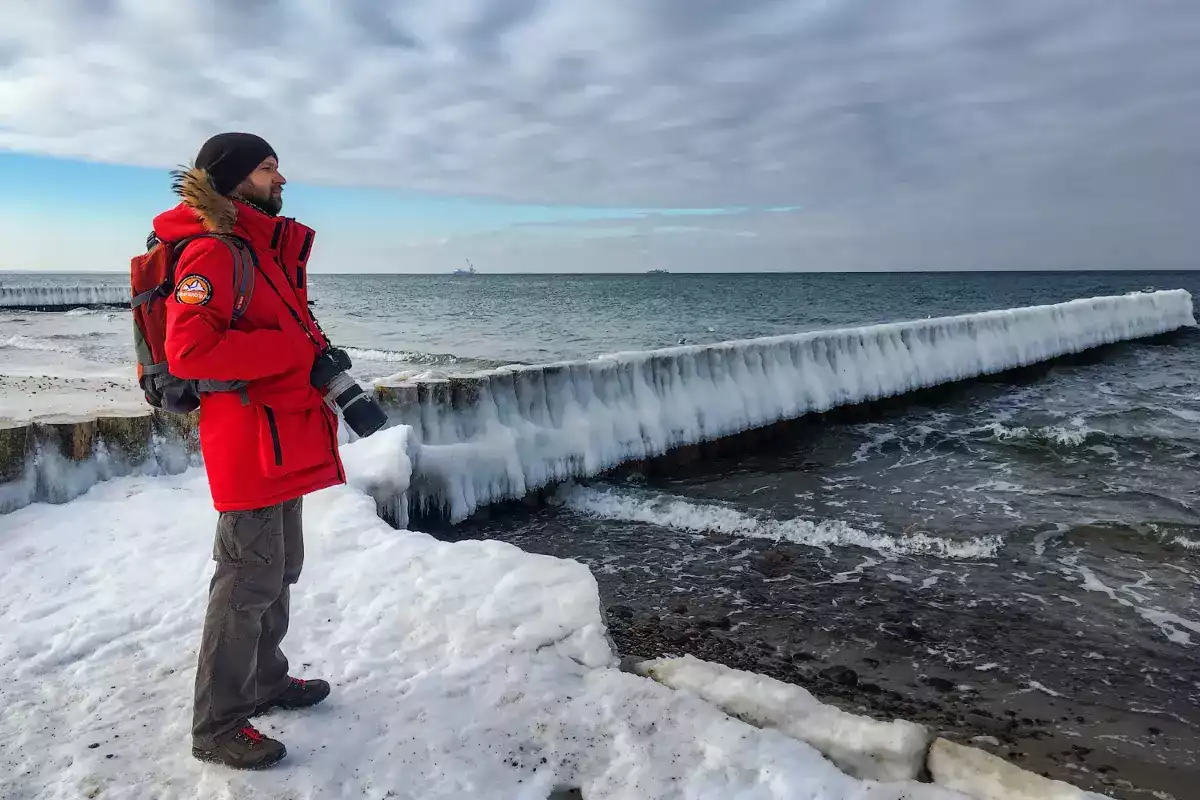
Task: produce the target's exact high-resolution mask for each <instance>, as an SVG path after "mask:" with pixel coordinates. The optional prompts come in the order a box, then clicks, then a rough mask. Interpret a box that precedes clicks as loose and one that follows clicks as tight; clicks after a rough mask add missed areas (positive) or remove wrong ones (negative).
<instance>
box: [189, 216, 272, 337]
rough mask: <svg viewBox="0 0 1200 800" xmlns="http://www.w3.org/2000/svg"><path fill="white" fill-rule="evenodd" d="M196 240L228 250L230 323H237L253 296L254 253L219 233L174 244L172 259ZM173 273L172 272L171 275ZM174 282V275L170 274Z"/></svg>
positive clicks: (201, 235)
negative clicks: (220, 244)
mask: <svg viewBox="0 0 1200 800" xmlns="http://www.w3.org/2000/svg"><path fill="white" fill-rule="evenodd" d="M197 239H216V240H217V241H219V242H223V243H224V244H225V246H226V247H228V248H229V254H230V255H231V256H232V257H233V317H232V319H231V320H230V321H231V322H237V321H238V320H239V319H241V318H242V316H243V315H244V314H245V313H246V309H247V308H249V306H250V298H251V297H252V296H253V295H254V264H255V261H254V253H253V252H252V251H251V250H250V248H248V247H247V246H246V243H245V242H243V241H242V240H241V239H240V238H238V237H236V236H226V235H224V234H220V233H202V234H200V235H199V236H191V237H188V238H187V239H184V240H182V241H180V242H178V243H176V244H175V253H174V257H175V259H176V260H178V259H179V256H181V255H182V254H183V250H184V248H186V247H187V246H188V245H189V244H191V243H192V242H194V241H195V240H197ZM173 272H174V271H173V270H172V273H173ZM172 282H174V274H172Z"/></svg>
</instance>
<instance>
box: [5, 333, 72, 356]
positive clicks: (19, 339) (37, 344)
mask: <svg viewBox="0 0 1200 800" xmlns="http://www.w3.org/2000/svg"><path fill="white" fill-rule="evenodd" d="M0 347H11V348H13V349H14V350H36V351H40V352H47V353H77V352H79V351H78V350H76V349H75V348H74V347H71V346H70V345H66V344H56V343H55V342H48V341H46V340H45V339H34V338H32V337H29V336H22V335H21V334H19V333H18V334H16V335H14V336H10V337H8V338H7V339H3V340H0Z"/></svg>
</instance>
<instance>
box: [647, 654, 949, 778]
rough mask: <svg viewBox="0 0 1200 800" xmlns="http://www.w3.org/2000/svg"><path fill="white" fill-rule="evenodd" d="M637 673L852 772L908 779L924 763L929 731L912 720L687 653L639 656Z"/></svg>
mask: <svg viewBox="0 0 1200 800" xmlns="http://www.w3.org/2000/svg"><path fill="white" fill-rule="evenodd" d="M637 672H638V673H639V674H642V675H648V676H650V677H652V678H654V679H655V680H657V681H660V682H661V683H663V684H664V685H666V686H670V687H671V688H673V689H687V690H688V691H690V692H694V693H695V694H697V695H699V696H700V697H702V698H704V699H705V700H707V701H709V702H710V703H712V704H714V705H715V706H717V707H718V708H720V709H722V710H724V711H725V712H727V713H729V714H730V715H732V716H734V717H737V718H738V719H742V720H746V721H747V722H751V723H753V724H754V725H756V726H758V727H761V728H774V729H776V730H779V731H782V732H784V733H786V734H787V735H788V736H791V737H793V738H795V739H799V740H800V741H802V742H807V743H808V744H811V745H812V746H813V747H815V748H816V749H817V750H819V751H821V752H822V753H823V754H824V755H825V756H826V757H828V758H829V760H831V761H832V762H833V763H835V764H837V765H838V766H839V767H840V768H841V769H842V770H844V771H845V772H847V773H849V774H850V775H853V776H855V777H859V778H870V779H873V780H880V781H900V780H914V779H915V778H916V777H917V776H918V775H919V774H920V773H921V770H922V768H923V767H924V766H925V751H926V748H927V747H928V746H929V739H930V737H929V731H928V730H927V729H926V728H925V726H924V725H918V724H916V723H915V722H907V721H905V720H901V719H897V720H892V721H891V722H878V721H876V720H873V719H869V718H867V717H860V716H857V715H855V714H848V713H846V712H845V711H842V710H841V709H838V708H834V707H833V706H831V705H827V704H825V703H822V702H820V701H819V700H817V699H816V698H815V697H813V696H812V695H811V694H809V693H808V692H807V691H806V690H805V689H803V688H801V687H799V686H793V685H792V684H790V683H784V682H783V681H777V680H775V679H774V678H769V677H767V676H765V675H757V674H755V673H753V672H744V671H742V670H736V669H730V668H729V667H726V666H722V665H721V664H711V663H708V662H706V661H701V660H700V659H698V658H695V657H693V656H690V655H686V656H683V657H682V658H661V659H657V660H655V661H644V662H642V663H641V664H639V665H638V667H637Z"/></svg>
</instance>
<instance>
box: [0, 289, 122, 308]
mask: <svg viewBox="0 0 1200 800" xmlns="http://www.w3.org/2000/svg"><path fill="white" fill-rule="evenodd" d="M128 305H129V289H128V288H126V287H124V286H0V308H8V309H14V310H20V311H61V310H65V309H69V308H78V307H79V306H128Z"/></svg>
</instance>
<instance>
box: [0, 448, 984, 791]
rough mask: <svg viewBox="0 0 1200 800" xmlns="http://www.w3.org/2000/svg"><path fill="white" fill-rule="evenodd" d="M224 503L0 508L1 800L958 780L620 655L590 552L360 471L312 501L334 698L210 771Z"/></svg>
mask: <svg viewBox="0 0 1200 800" xmlns="http://www.w3.org/2000/svg"><path fill="white" fill-rule="evenodd" d="M407 435H408V432H407V430H406V429H403V428H396V429H389V430H388V431H385V432H382V433H380V434H378V435H377V437H373V438H372V439H368V440H366V441H364V442H361V443H357V444H355V445H349V446H347V447H346V448H345V454H346V458H347V463H348V471H349V472H350V474H351V476H352V482H353V483H354V484H356V485H367V484H374V485H376V486H379V485H381V484H387V485H389V486H390V487H391V488H392V489H400V488H403V484H404V483H405V482H406V480H407V477H408V476H407V475H406V469H407V461H406V460H405V457H404V440H405V438H406V436H407ZM381 463H387V464H391V465H393V467H392V468H390V469H389V468H384V467H381V466H380V464H381ZM215 519H216V515H215V512H214V511H213V510H212V508H211V505H210V501H209V497H208V489H207V486H206V483H205V479H204V474H203V472H202V471H201V470H198V469H191V470H189V471H187V472H185V473H183V474H180V475H174V476H161V477H125V478H118V479H114V480H111V481H107V482H105V483H102V484H99V485H97V486H96V487H95V488H93V489H92V490H91V491H90V492H88V493H87V494H85V495H84V496H82V497H80V498H78V499H76V500H74V501H72V502H70V503H66V504H63V505H43V504H38V505H33V506H29V507H26V508H24V509H21V510H19V511H16V512H13V513H11V514H7V515H4V516H0V620H2V621H3V627H2V628H0V630H2V632H3V635H2V636H0V664H3V665H4V671H3V675H2V679H0V797H3V798H5V800H18V799H22V798H76V797H88V798H94V797H100V798H122V799H123V800H131V799H133V798H147V800H149V799H150V798H153V800H167V799H168V798H238V800H244V799H245V798H299V797H304V798H326V797H346V798H351V797H353V798H363V797H367V798H388V797H395V798H437V797H454V798H462V797H472V798H484V797H487V798H491V797H494V798H545V797H547V796H548V794H549V793H550V792H551V790H553V789H555V788H572V787H579V788H582V790H583V795H584V797H586V798H588V799H589V800H596V799H597V798H629V800H634V799H635V798H636V799H637V800H644V799H645V798H658V797H664V798H665V797H679V798H683V797H694V798H720V799H721V800H726V799H727V798H759V797H761V798H789V799H790V800H795V799H796V798H814V800H815V799H816V798H823V799H825V798H828V799H833V798H847V799H848V798H855V799H856V800H901V798H905V799H906V800H949V798H955V797H961V796H962V795H959V794H956V793H953V792H949V791H945V790H942V789H938V788H936V787H932V786H928V785H922V784H915V783H907V782H897V783H873V782H871V781H861V780H858V779H855V778H852V777H849V776H848V775H846V774H844V773H843V772H841V771H839V770H838V769H837V768H836V767H835V766H834V765H833V764H832V763H830V762H829V761H827V760H825V759H824V758H823V757H822V756H821V755H820V754H819V753H818V752H817V751H816V750H814V749H813V748H812V747H810V746H809V745H807V744H805V743H803V742H801V741H798V740H796V739H794V738H791V737H789V736H786V735H784V734H783V733H780V732H778V731H774V730H760V729H758V728H755V727H752V726H751V725H748V724H746V723H744V722H740V721H737V720H735V719H733V718H731V717H729V716H727V715H725V714H724V713H722V712H721V711H720V710H718V709H717V708H716V707H715V706H712V705H710V704H708V703H707V702H705V701H704V700H702V699H701V698H700V697H698V696H697V695H695V694H692V693H690V692H681V691H675V690H672V689H669V688H667V687H665V686H663V685H660V684H658V683H656V682H654V681H652V680H649V679H647V678H642V677H638V676H635V675H630V674H627V673H624V672H621V671H619V670H618V669H616V668H615V665H616V659H615V655H614V653H613V652H612V651H611V649H610V645H609V642H608V639H607V637H606V635H605V628H604V624H603V620H602V618H601V612H600V604H599V598H598V593H597V588H596V583H595V580H594V579H593V578H592V576H591V574H590V573H589V572H588V570H587V569H586V568H585V567H584V566H582V565H581V564H579V563H577V562H574V561H567V560H559V559H555V558H551V557H548V556H539V555H530V554H527V553H524V552H522V551H520V550H518V549H517V548H515V547H513V546H511V545H506V544H502V543H497V542H482V541H464V542H458V543H453V544H451V543H444V542H439V541H437V540H435V539H433V538H432V537H429V536H427V535H424V534H420V533H413V532H407V531H394V530H392V529H390V528H388V527H387V526H386V525H385V524H384V523H383V522H381V521H380V520H379V519H378V518H377V517H376V514H375V505H374V503H373V501H372V500H371V499H370V497H368V496H367V495H366V494H365V493H364V492H362V491H360V490H359V489H358V488H357V487H356V486H353V487H337V488H334V489H330V490H326V491H324V492H320V493H318V494H315V495H312V496H311V497H310V498H308V500H307V501H306V506H305V525H306V549H307V552H306V564H305V570H304V575H303V577H302V578H301V585H300V587H299V588H298V591H297V593H296V594H295V595H294V601H293V620H292V633H291V634H290V635H289V637H288V640H287V642H286V645H287V652H288V653H289V656H290V657H291V659H292V661H293V665H294V670H295V672H296V673H297V674H300V675H302V676H310V677H312V676H324V677H327V678H329V679H330V680H331V681H332V682H333V684H334V687H335V688H334V694H333V696H332V697H331V698H330V699H329V701H327V702H326V703H325V704H323V705H322V706H320V707H318V708H316V709H313V710H310V711H308V712H303V713H301V712H277V713H275V714H273V715H270V716H268V717H265V718H263V720H262V722H263V723H264V728H265V729H266V730H268V731H269V732H270V733H272V734H274V735H276V736H278V737H280V738H281V739H283V740H284V741H285V742H286V744H287V745H288V748H289V757H288V759H287V760H286V761H285V762H284V763H283V764H282V765H280V767H278V768H276V769H274V770H271V771H268V772H264V773H259V774H241V773H234V772H231V771H227V770H225V769H223V768H220V767H213V766H203V765H201V764H200V763H198V762H196V761H194V760H193V759H192V758H191V757H190V753H189V745H190V742H189V735H188V731H189V722H190V720H189V713H190V698H191V690H192V681H193V677H194V662H195V658H196V652H195V646H196V643H197V641H198V640H199V632H200V631H199V628H200V623H201V617H202V613H203V605H204V600H205V595H206V590H207V583H208V578H209V574H210V568H211V567H210V563H209V555H210V553H211V547H212V544H211V540H212V532H213V528H214V523H215Z"/></svg>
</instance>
